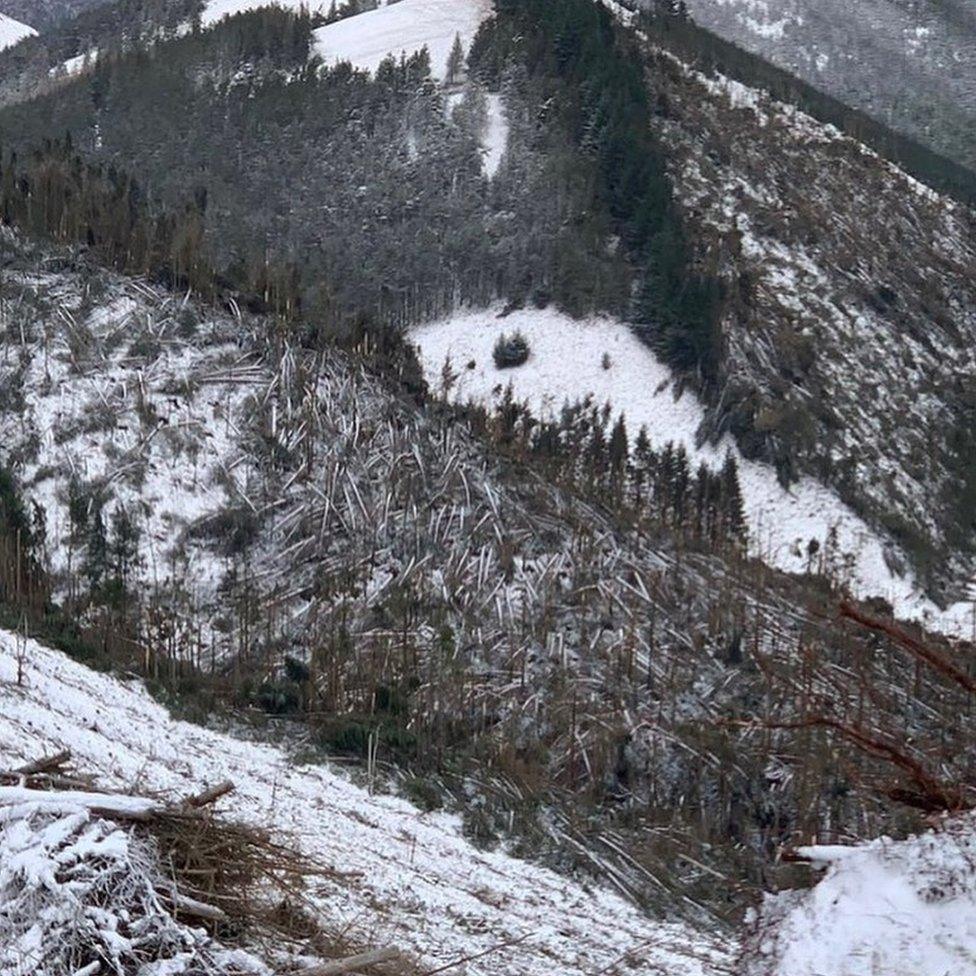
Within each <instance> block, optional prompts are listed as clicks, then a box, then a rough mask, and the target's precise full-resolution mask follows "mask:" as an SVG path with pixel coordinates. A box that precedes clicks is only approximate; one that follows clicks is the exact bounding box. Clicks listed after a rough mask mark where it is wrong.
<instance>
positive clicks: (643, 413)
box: [413, 308, 973, 635]
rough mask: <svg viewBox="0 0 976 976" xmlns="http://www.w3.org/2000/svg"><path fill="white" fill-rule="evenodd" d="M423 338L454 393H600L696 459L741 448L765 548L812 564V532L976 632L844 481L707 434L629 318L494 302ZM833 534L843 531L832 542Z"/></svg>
mask: <svg viewBox="0 0 976 976" xmlns="http://www.w3.org/2000/svg"><path fill="white" fill-rule="evenodd" d="M516 329H517V330H520V331H521V332H522V333H523V334H524V335H525V337H526V338H527V339H528V341H529V345H530V347H531V349H532V354H531V356H530V358H529V361H528V362H527V363H526V364H525V365H524V366H521V367H519V368H517V369H509V370H499V369H497V368H496V367H495V364H494V362H493V360H492V355H491V353H492V347H493V346H494V344H495V341H496V339H497V338H498V336H499V335H500V334H501V333H502V332H506V333H510V332H513V331H515V330H516ZM413 338H414V341H415V342H416V343H417V345H418V347H419V349H420V358H421V362H422V364H423V367H424V372H425V375H426V377H427V381H428V383H429V384H430V385H431V387H432V389H434V390H439V389H440V387H441V382H442V380H441V377H442V373H443V367H444V363H445V360H447V359H449V360H450V363H451V366H452V368H453V371H454V372H455V373H457V374H458V376H457V381H456V383H455V384H454V385H453V387H452V388H451V390H450V394H449V395H450V398H451V399H452V400H454V401H457V402H467V401H469V400H470V401H474V402H476V403H482V404H488V405H490V404H491V403H492V402H495V401H497V400H498V399H499V398H500V397H501V396H502V395H503V393H504V390H505V388H506V386H507V385H508V384H509V383H510V384H511V386H512V390H513V393H514V394H515V397H516V399H518V400H520V401H527V402H528V403H529V404H530V406H531V407H532V408H533V410H534V411H536V412H538V413H542V414H546V413H551V412H553V411H558V410H559V409H560V407H561V406H562V405H563V404H564V403H566V402H572V401H575V400H580V399H584V398H585V397H587V396H590V395H592V396H593V398H594V401H595V402H596V403H597V404H600V405H602V404H604V403H610V404H611V406H612V408H613V411H614V414H615V415H618V414H620V413H623V414H624V416H625V418H626V421H627V426H628V430H629V431H630V434H631V435H632V436H636V434H637V432H638V430H639V429H640V428H641V426H646V427H647V430H648V434H649V435H650V438H651V441H652V443H653V444H655V445H657V446H661V445H663V444H664V443H666V442H667V441H673V442H675V443H676V444H678V443H681V444H684V445H685V447H686V448H687V450H688V453H689V455H690V457H691V459H692V461H693V464H697V463H698V462H699V461H705V462H706V463H707V464H708V465H710V466H711V467H718V466H720V465H721V464H722V462H723V461H724V459H725V457H726V455H727V453H729V452H731V453H732V454H734V455H735V456H736V458H737V460H738V463H739V477H740V480H741V484H742V492H743V497H744V500H745V506H746V515H747V518H748V522H749V527H750V537H751V543H752V550H753V554H754V555H757V556H759V557H761V558H763V559H764V560H766V561H767V562H769V563H770V564H771V565H774V566H776V567H778V568H780V569H784V570H787V571H791V572H802V571H804V570H805V569H807V568H808V565H809V557H808V555H807V553H806V546H807V543H808V542H809V541H810V540H811V539H816V540H817V541H818V542H819V543H821V552H830V551H833V553H834V555H835V568H836V569H837V570H838V571H840V572H841V573H842V574H843V575H844V576H845V577H846V578H847V579H848V580H849V582H850V585H851V587H852V589H853V590H854V591H855V592H856V593H857V594H858V595H861V596H865V597H867V596H883V597H885V598H886V599H888V600H889V601H890V602H891V603H892V605H893V606H894V607H895V609H896V612H897V613H898V614H899V615H901V616H904V617H917V618H925V619H926V620H927V621H928V623H929V624H930V626H934V627H936V628H938V629H942V630H944V631H946V632H948V633H957V634H960V635H969V634H971V632H972V628H973V606H972V605H971V604H959V605H957V606H955V607H953V608H950V610H948V611H945V612H943V611H940V610H939V609H938V608H937V607H936V606H935V605H934V604H932V603H931V601H929V600H928V599H926V598H925V597H924V596H922V595H921V594H919V592H918V591H917V588H916V587H915V584H914V580H913V579H912V578H911V577H910V576H905V577H900V576H898V575H897V574H896V573H894V572H893V571H892V570H891V569H890V568H889V566H888V561H887V560H886V558H885V544H884V543H883V542H882V540H881V539H880V538H879V536H878V535H877V534H876V533H875V532H874V531H872V529H871V528H870V527H869V526H868V525H867V524H866V523H865V522H864V521H863V520H862V519H861V518H859V517H858V516H857V515H855V514H854V513H853V512H852V511H851V510H850V509H849V508H848V507H847V506H846V505H844V504H843V502H841V500H840V499H839V498H838V497H837V495H836V494H835V493H834V492H833V491H832V490H830V489H829V488H826V487H825V486H824V485H822V484H820V483H819V482H817V481H815V480H814V479H812V478H808V477H807V478H802V479H801V480H800V481H799V482H797V483H796V484H794V485H793V486H791V487H790V489H788V490H786V489H784V488H782V487H781V485H780V484H779V482H778V481H777V478H776V473H775V471H774V470H773V469H772V468H771V467H770V466H768V465H764V464H760V463H757V462H752V461H746V460H744V459H743V458H741V457H740V456H739V454H738V450H737V448H736V446H735V445H734V443H733V442H732V441H731V440H730V439H728V438H726V439H724V440H723V441H722V442H720V443H719V444H716V445H712V444H702V445H699V444H698V443H697V439H696V433H697V431H698V428H699V426H700V424H701V422H702V419H703V416H704V411H703V408H702V405H701V403H700V402H699V400H698V399H697V397H696V396H695V395H694V394H693V393H692V392H690V391H686V392H684V393H683V394H682V395H680V396H677V395H676V388H675V382H674V377H673V375H672V373H671V371H670V370H669V369H668V367H667V366H665V365H664V364H663V363H661V362H660V360H658V359H657V357H656V356H655V355H654V353H653V352H652V351H651V350H650V349H649V348H648V347H647V346H645V345H644V344H643V343H641V342H640V341H639V340H638V339H637V338H636V336H635V335H634V334H633V333H632V332H631V330H630V329H629V327H628V326H627V325H625V324H624V323H622V322H618V321H615V320H613V319H610V318H590V319H588V320H583V321H575V320H573V319H571V318H569V317H568V316H566V315H564V314H562V313H560V312H558V311H556V310H555V309H552V308H549V309H545V310H541V311H540V310H536V309H525V310H521V311H517V312H514V313H512V314H510V315H508V316H505V317H500V313H499V310H498V309H489V310H484V311H469V312H464V313H462V314H459V315H456V316H453V317H451V318H448V319H445V320H442V321H439V322H434V323H431V324H429V325H425V326H422V327H420V328H418V329H415V330H414V332H413ZM604 354H607V355H608V356H609V358H610V366H609V369H605V368H604V366H603V360H604ZM472 362H473V363H474V367H473V368H470V369H469V368H468V365H469V364H470V363H472ZM830 534H834V535H835V536H836V542H835V543H833V544H830V545H829V544H828V536H829V535H830Z"/></svg>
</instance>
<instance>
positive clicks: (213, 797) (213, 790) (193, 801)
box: [186, 779, 236, 809]
mask: <svg viewBox="0 0 976 976" xmlns="http://www.w3.org/2000/svg"><path fill="white" fill-rule="evenodd" d="M235 789H236V787H235V786H234V784H233V783H232V782H231V781H230V780H229V779H225V780H224V781H223V782H222V783H218V784H217V785H216V786H211V787H210V789H208V790H204V791H203V792H202V793H198V794H197V795H196V796H191V797H189V798H188V799H187V801H186V804H187V806H190V807H194V808H197V809H199V808H200V807H206V806H210V804H211V803H216V802H217V800H219V799H220V798H221V797H222V796H226V795H227V794H228V793H233V792H234V790H235Z"/></svg>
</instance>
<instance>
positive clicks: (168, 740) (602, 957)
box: [0, 631, 732, 976]
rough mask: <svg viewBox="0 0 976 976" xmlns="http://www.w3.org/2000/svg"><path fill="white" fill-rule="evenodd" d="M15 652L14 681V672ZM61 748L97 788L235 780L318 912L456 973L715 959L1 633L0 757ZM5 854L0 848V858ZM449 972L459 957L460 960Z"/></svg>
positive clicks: (649, 968) (601, 901)
mask: <svg viewBox="0 0 976 976" xmlns="http://www.w3.org/2000/svg"><path fill="white" fill-rule="evenodd" d="M18 659H19V660H20V662H21V666H22V668H23V681H22V683H20V684H18V683H17V674H18ZM63 748H70V749H71V751H72V754H73V757H74V760H73V761H74V763H75V765H76V766H77V767H78V768H79V769H80V770H82V771H84V772H86V773H90V774H92V775H94V776H96V777H97V778H98V780H99V782H100V784H101V785H103V786H106V787H109V788H113V787H114V788H138V790H139V791H140V792H142V793H144V794H145V793H156V792H159V793H161V794H164V795H165V794H172V795H173V798H177V797H183V796H186V795H187V794H188V793H190V792H194V791H195V790H197V789H199V788H200V787H201V786H203V785H213V784H215V783H217V782H219V781H221V780H224V779H227V778H229V779H232V780H233V781H234V783H235V784H236V787H237V789H236V792H235V793H234V794H233V798H232V802H230V803H228V804H227V807H228V810H229V812H231V813H232V815H233V816H234V817H236V818H240V819H244V820H247V821H248V822H250V823H254V824H259V825H265V826H268V827H270V828H272V829H274V830H276V831H280V832H282V833H283V834H284V835H286V836H287V838H289V839H290V841H291V842H293V843H295V844H297V846H298V847H299V848H300V849H301V850H302V851H303V852H304V853H306V854H307V855H308V857H309V858H311V859H312V860H314V861H315V862H316V863H319V864H322V865H325V866H327V867H331V868H334V869H335V871H336V872H337V873H336V874H335V875H334V876H333V875H331V874H328V875H323V877H322V879H321V884H320V885H318V886H317V890H316V898H317V899H318V901H319V904H320V905H321V908H322V911H323V912H324V913H326V917H327V918H328V919H329V921H330V922H335V923H341V922H346V923H348V925H349V926H350V929H351V931H352V932H354V933H356V934H359V935H367V934H368V935H369V937H370V938H371V939H372V940H374V941H376V942H378V943H380V944H385V943H393V944H396V945H398V946H400V947H401V948H404V949H408V950H410V951H413V952H415V953H417V954H418V955H419V957H420V959H421V961H422V964H423V965H424V966H425V967H428V968H430V969H431V970H435V969H437V967H439V966H446V965H447V964H448V963H450V962H452V961H455V960H457V959H459V958H460V957H462V956H468V955H475V954H477V953H479V952H483V951H486V950H490V949H493V948H496V947H498V946H501V945H502V944H503V943H510V942H513V941H514V940H523V941H520V942H519V944H518V945H517V946H513V947H510V948H508V949H505V948H497V951H493V952H491V953H490V954H488V955H485V956H484V957H483V958H481V959H477V960H473V961H471V962H469V963H467V966H466V968H465V969H464V970H463V971H464V972H466V973H467V974H468V976H479V974H483V976H487V974H491V976H551V974H553V973H558V974H559V976H575V974H579V976H584V974H585V976H595V974H597V973H608V974H609V973H612V972H616V971H618V969H619V970H620V971H624V970H626V971H627V972H634V973H638V972H639V973H641V974H647V976H653V974H661V976H664V974H668V976H709V974H712V973H716V974H717V973H719V972H727V971H728V970H727V968H725V967H726V966H727V963H728V958H729V956H728V954H729V952H730V951H732V947H730V946H729V945H728V944H727V940H726V942H724V943H723V944H722V945H719V943H718V941H717V940H715V939H712V938H710V937H709V936H705V935H702V934H699V933H696V932H694V931H692V930H691V929H690V928H689V927H687V926H685V925H682V924H663V923H658V922H654V921H652V920H650V919H648V918H647V917H646V916H644V915H643V914H642V913H641V912H640V911H639V910H638V909H636V908H635V907H633V906H632V905H630V904H628V903H626V902H624V901H622V900H621V899H620V898H618V897H617V896H615V895H613V894H610V893H608V892H606V891H604V890H601V889H599V888H591V887H586V886H583V885H581V884H579V883H577V882H575V881H572V880H570V879H568V878H566V877H563V876H560V875H557V874H554V873H552V872H550V871H547V870H544V869H542V868H538V867H534V866H532V865H530V864H528V863H526V862H523V861H518V860H515V859H513V858H511V857H508V856H507V855H505V854H503V853H499V852H495V853H488V852H485V851H480V850H477V849H475V848H474V847H472V846H471V844H470V843H469V842H468V841H467V840H465V838H464V837H463V836H462V834H461V829H460V824H459V822H458V820H457V819H456V818H454V817H452V816H449V815H446V814H443V813H422V812H420V811H419V810H418V809H416V808H415V807H413V806H411V805H410V804H408V803H407V802H405V801H403V800H399V799H396V798H393V797H390V796H370V795H369V793H368V792H367V791H366V790H365V789H363V788H361V787H359V786H357V785H355V784H353V783H352V782H350V781H349V780H348V779H347V778H345V777H344V776H342V775H339V774H337V773H336V772H333V771H332V770H331V769H329V768H328V767H325V766H296V765H294V764H293V762H292V761H291V760H290V759H289V757H288V756H286V754H285V753H284V752H283V751H281V750H279V749H277V748H274V747H271V746H268V745H261V744H255V743H251V742H246V741H243V740H238V739H235V738H231V737H229V736H227V735H222V734H218V733H216V732H212V731H208V730H206V729H203V728H199V727H197V726H193V725H189V724H186V723H184V722H177V721H174V720H172V719H171V718H170V717H169V716H168V714H167V713H166V711H165V710H164V709H163V708H162V707H161V706H160V705H158V704H157V703H156V702H155V701H153V700H152V699H151V698H150V697H149V695H148V694H147V693H146V692H145V690H144V689H143V688H142V687H141V686H140V685H139V684H137V683H128V684H127V683H123V682H121V681H119V680H118V679H116V678H114V677H110V676H108V675H105V674H99V673H96V672H94V671H91V670H89V669H87V668H85V667H83V666H82V665H79V664H76V663H75V662H73V661H71V660H70V659H68V658H67V657H65V656H64V655H63V654H61V653H59V652H56V651H52V650H49V649H47V648H44V647H42V646H40V645H39V644H36V643H34V642H32V641H28V642H25V643H21V644H18V639H17V638H16V636H14V635H12V634H9V633H7V632H3V631H0V754H2V755H3V757H4V764H5V765H7V766H9V767H17V766H19V765H21V764H22V763H25V762H27V761H28V760H31V759H36V758H38V757H39V756H41V755H45V754H50V753H52V752H56V751H59V750H61V749H63ZM0 861H2V857H0ZM457 971H459V972H460V971H461V970H457Z"/></svg>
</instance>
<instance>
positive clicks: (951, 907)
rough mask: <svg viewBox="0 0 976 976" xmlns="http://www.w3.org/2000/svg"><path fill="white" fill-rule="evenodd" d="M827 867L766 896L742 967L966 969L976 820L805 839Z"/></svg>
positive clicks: (807, 971)
mask: <svg viewBox="0 0 976 976" xmlns="http://www.w3.org/2000/svg"><path fill="white" fill-rule="evenodd" d="M798 853H799V854H800V855H803V856H806V857H808V858H810V859H811V860H812V861H814V862H815V863H818V864H819V865H820V866H821V867H823V866H826V867H827V873H826V875H825V876H824V877H823V878H822V879H820V880H819V881H818V883H817V884H816V885H815V887H814V888H813V889H812V890H811V891H787V892H783V893H781V894H778V895H770V896H768V897H767V898H766V901H765V903H764V904H763V906H762V909H761V911H760V912H759V913H758V914H757V915H756V916H755V917H754V920H753V925H752V929H753V931H752V932H751V933H750V935H749V938H748V941H747V949H746V953H745V960H744V962H743V964H742V969H741V972H742V976H875V974H880V973H883V974H884V976H949V974H951V976H972V974H974V973H976V869H974V865H976V823H974V822H973V818H972V816H965V817H961V818H958V819H954V820H949V821H946V822H945V823H944V824H943V825H941V826H940V827H939V828H938V829H936V830H932V831H928V832H926V833H924V834H920V835H918V836H915V837H910V838H908V839H907V840H903V841H892V840H891V839H889V838H882V839H880V840H876V841H873V842H871V843H869V844H863V845H860V846H857V847H836V846H834V847H801V848H800V849H799V851H798Z"/></svg>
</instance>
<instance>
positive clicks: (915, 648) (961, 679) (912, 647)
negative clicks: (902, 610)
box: [840, 601, 976, 694]
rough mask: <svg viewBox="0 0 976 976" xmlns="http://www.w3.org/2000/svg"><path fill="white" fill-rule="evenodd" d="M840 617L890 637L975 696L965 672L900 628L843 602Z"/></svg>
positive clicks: (975, 688)
mask: <svg viewBox="0 0 976 976" xmlns="http://www.w3.org/2000/svg"><path fill="white" fill-rule="evenodd" d="M840 615H841V617H843V618H844V619H845V620H851V621H853V622H854V623H856V624H859V625H860V626H862V627H865V628H867V629H868V630H873V631H874V632H875V633H879V634H884V635H885V636H886V637H890V638H891V639H892V640H893V641H894V642H895V643H896V644H898V645H899V646H901V647H903V648H905V650H906V651H909V652H910V653H911V654H913V655H914V656H915V657H916V658H918V659H919V660H920V661H924V662H925V663H926V664H927V665H928V666H929V667H931V668H934V669H935V670H936V671H938V672H939V673H940V674H943V675H945V677H947V678H949V679H950V680H951V681H954V682H955V683H956V684H957V685H959V687H960V688H964V689H965V690H966V691H968V692H969V693H970V694H976V680H973V679H972V678H971V677H970V676H969V675H968V674H966V672H965V671H963V670H962V669H961V668H959V667H957V666H956V665H955V664H953V663H952V661H950V660H949V659H948V658H947V657H945V655H943V654H940V653H939V652H938V651H935V650H933V649H932V648H931V647H928V646H926V645H925V644H923V643H922V642H921V641H920V640H917V639H916V638H914V637H912V635H911V634H909V633H908V632H907V631H905V630H902V628H901V627H898V626H896V625H895V624H893V623H890V622H889V621H887V620H882V619H881V618H880V617H872V616H870V615H868V614H866V613H863V612H862V611H861V610H859V609H858V608H857V607H856V606H854V604H852V603H848V602H846V601H845V602H843V603H841V605H840Z"/></svg>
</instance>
